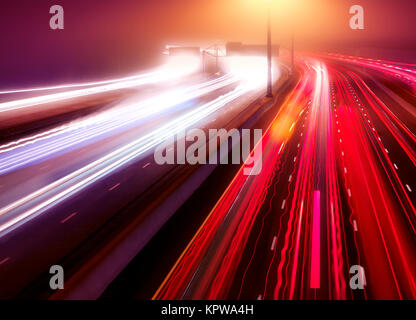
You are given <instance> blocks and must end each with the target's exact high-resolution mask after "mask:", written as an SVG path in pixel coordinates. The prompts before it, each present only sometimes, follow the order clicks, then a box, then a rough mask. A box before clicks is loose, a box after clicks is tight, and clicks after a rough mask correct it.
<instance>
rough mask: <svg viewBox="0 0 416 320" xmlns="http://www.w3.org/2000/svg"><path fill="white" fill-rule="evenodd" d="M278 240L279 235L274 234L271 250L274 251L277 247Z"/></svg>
mask: <svg viewBox="0 0 416 320" xmlns="http://www.w3.org/2000/svg"><path fill="white" fill-rule="evenodd" d="M276 241H277V237H276V236H274V237H273V241H272V246H271V247H270V250H272V251H274V249H275V248H276Z"/></svg>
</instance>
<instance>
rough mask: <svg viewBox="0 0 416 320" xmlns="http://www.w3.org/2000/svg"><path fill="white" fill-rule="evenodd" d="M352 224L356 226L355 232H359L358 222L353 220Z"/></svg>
mask: <svg viewBox="0 0 416 320" xmlns="http://www.w3.org/2000/svg"><path fill="white" fill-rule="evenodd" d="M352 224H353V226H354V231H358V226H357V221H355V220H353V221H352Z"/></svg>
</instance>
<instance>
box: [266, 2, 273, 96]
mask: <svg viewBox="0 0 416 320" xmlns="http://www.w3.org/2000/svg"><path fill="white" fill-rule="evenodd" d="M267 4H268V6H267V97H273V91H272V31H271V21H270V11H271V8H270V7H271V0H269V1H267Z"/></svg>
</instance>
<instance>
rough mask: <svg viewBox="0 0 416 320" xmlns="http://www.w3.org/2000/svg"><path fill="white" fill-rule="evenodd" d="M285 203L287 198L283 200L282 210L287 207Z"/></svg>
mask: <svg viewBox="0 0 416 320" xmlns="http://www.w3.org/2000/svg"><path fill="white" fill-rule="evenodd" d="M285 205H286V199H285V200H283V202H282V207H281V208H282V210H283V209H284V207H285Z"/></svg>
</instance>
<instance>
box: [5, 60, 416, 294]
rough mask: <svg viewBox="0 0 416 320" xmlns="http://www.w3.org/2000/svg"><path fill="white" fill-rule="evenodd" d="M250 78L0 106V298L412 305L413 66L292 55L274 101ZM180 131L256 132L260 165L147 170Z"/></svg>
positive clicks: (72, 91)
mask: <svg viewBox="0 0 416 320" xmlns="http://www.w3.org/2000/svg"><path fill="white" fill-rule="evenodd" d="M176 59H179V58H176ZM265 66H266V61H265V59H262V58H253V57H245V58H242V57H229V58H228V59H227V62H226V63H225V64H224V66H223V68H222V71H221V72H220V73H217V74H213V75H209V76H207V75H201V74H200V73H199V69H198V68H199V67H200V66H199V65H198V63H197V62H196V63H195V64H192V63H190V61H189V60H185V61H175V60H173V61H170V63H167V64H166V65H165V66H164V67H161V68H160V69H156V70H154V71H150V72H148V73H144V74H141V75H136V76H130V77H125V78H120V79H114V80H103V81H95V82H90V83H78V84H68V85H57V86H51V87H47V88H32V89H16V90H4V91H2V92H0V99H1V100H0V131H1V130H3V131H1V132H2V133H3V132H4V136H2V137H4V138H3V139H2V140H1V143H0V279H1V283H2V285H1V287H0V297H8V298H9V297H16V296H17V297H19V296H20V297H24V298H27V297H42V298H51V299H72V298H98V297H99V296H102V297H103V298H104V299H106V298H114V297H116V298H134V297H140V298H145V299H156V300H159V299H160V300H169V299H258V300H273V299H276V300H279V299H337V300H344V299H415V298H416V209H415V206H416V198H415V192H416V185H415V176H416V169H415V164H416V163H415V161H416V136H415V130H416V65H414V64H409V63H405V62H394V61H385V60H375V59H368V58H365V57H355V56H350V55H341V54H330V53H319V54H317V53H304V54H299V55H297V56H296V66H295V72H294V74H292V75H291V76H290V77H289V76H288V73H289V71H288V70H289V68H287V67H285V65H284V64H280V63H279V64H278V65H277V67H276V68H275V70H274V76H275V87H276V91H275V97H274V99H265V98H263V96H264V92H265V91H264V90H265V84H266V82H265V80H266V79H265V77H264V75H265V74H266V72H263V71H264V70H265ZM192 128H200V129H203V130H204V131H207V130H208V129H211V128H217V129H219V128H225V129H227V130H230V129H233V128H237V129H242V128H249V129H255V128H261V129H263V136H262V139H261V140H260V142H258V143H257V144H256V145H255V146H254V148H253V150H252V151H251V156H254V155H256V154H260V153H258V152H256V151H259V149H261V155H262V157H261V162H257V163H256V164H255V165H254V166H253V163H251V162H250V161H249V159H247V160H246V161H245V162H244V163H242V164H241V165H238V164H233V165H231V164H230V165H218V166H217V165H191V164H176V165H158V164H156V163H155V161H154V157H153V153H154V150H155V148H156V147H157V146H158V145H160V144H161V143H163V142H164V141H166V139H168V138H170V137H172V136H175V135H181V134H183V132H184V130H189V129H192ZM185 136H186V135H185V134H183V135H182V136H181V138H182V139H184V138H185ZM172 148H175V145H173V146H172ZM230 150H231V147H230ZM260 164H261V165H260ZM247 172H251V173H257V172H259V173H258V174H252V175H250V174H249V175H247ZM204 183H205V184H204ZM201 194H202V195H203V198H201ZM167 226H168V227H167ZM52 264H62V265H63V266H64V268H65V270H67V280H66V282H65V290H60V291H57V292H51V291H50V290H49V289H48V288H47V284H48V277H49V274H48V268H49V266H50V265H52ZM357 265H358V266H361V267H362V268H363V270H364V273H363V275H364V277H363V278H362V279H363V281H364V289H362V290H361V289H353V288H352V287H351V286H350V278H351V276H352V275H351V274H350V268H351V267H352V266H357ZM137 266H140V268H143V269H140V270H145V271H142V272H138V271H137V270H138V267H137ZM123 270H124V271H123Z"/></svg>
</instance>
